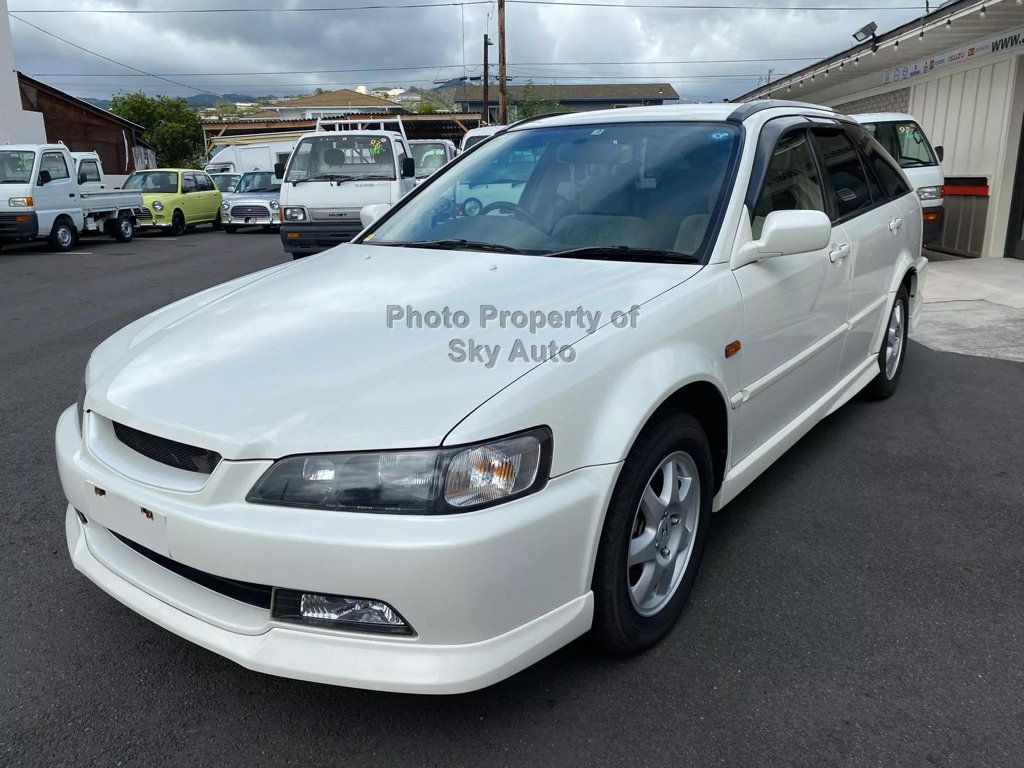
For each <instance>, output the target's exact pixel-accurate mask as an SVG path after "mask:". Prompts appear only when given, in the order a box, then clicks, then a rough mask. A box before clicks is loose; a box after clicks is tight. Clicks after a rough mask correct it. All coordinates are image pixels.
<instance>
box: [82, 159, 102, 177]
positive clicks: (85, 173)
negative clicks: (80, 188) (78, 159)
mask: <svg viewBox="0 0 1024 768" xmlns="http://www.w3.org/2000/svg"><path fill="white" fill-rule="evenodd" d="M78 175H79V176H80V177H81V178H82V180H83V181H86V182H89V181H100V169H99V166H98V165H97V164H96V161H95V160H83V161H82V164H81V165H79V166H78Z"/></svg>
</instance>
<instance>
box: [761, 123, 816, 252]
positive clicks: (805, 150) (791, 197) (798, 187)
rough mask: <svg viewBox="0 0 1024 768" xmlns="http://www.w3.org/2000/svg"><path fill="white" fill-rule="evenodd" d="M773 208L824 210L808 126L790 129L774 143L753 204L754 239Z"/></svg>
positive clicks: (783, 209) (784, 209) (778, 209)
mask: <svg viewBox="0 0 1024 768" xmlns="http://www.w3.org/2000/svg"><path fill="white" fill-rule="evenodd" d="M773 211H825V198H824V195H823V193H822V190H821V179H820V178H819V177H818V167H817V165H816V164H815V162H814V153H813V151H812V150H811V145H810V142H809V140H808V138H807V132H806V131H805V130H802V129H801V130H799V131H795V132H793V133H788V134H786V135H785V136H783V137H782V138H781V139H779V142H778V144H776V145H775V151H774V152H772V157H771V160H769V161H768V170H767V172H766V174H765V179H764V185H763V186H762V187H761V193H760V194H759V195H758V197H757V203H756V204H755V206H754V218H753V221H752V222H751V229H752V231H753V234H754V239H755V240H757V239H758V238H760V237H761V230H762V229H763V228H764V220H765V218H767V216H768V214H769V213H772V212H773Z"/></svg>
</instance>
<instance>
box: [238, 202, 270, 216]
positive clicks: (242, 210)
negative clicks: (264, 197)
mask: <svg viewBox="0 0 1024 768" xmlns="http://www.w3.org/2000/svg"><path fill="white" fill-rule="evenodd" d="M264 216H265V217H268V218H269V216H270V211H269V210H267V209H266V208H264V207H263V206H262V205H236V206H233V207H232V208H231V217H232V218H235V219H244V218H247V217H248V218H260V217H264Z"/></svg>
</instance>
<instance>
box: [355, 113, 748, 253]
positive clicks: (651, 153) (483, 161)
mask: <svg viewBox="0 0 1024 768" xmlns="http://www.w3.org/2000/svg"><path fill="white" fill-rule="evenodd" d="M739 145H740V140H739V130H738V128H737V127H736V126H734V125H732V124H729V123H668V122H643V123H607V124H591V125H573V126H564V127H557V128H543V127H539V128H530V129H525V130H518V131H515V130H513V131H510V132H509V133H506V134H503V135H501V136H497V137H495V138H493V139H492V140H491V141H489V142H488V143H487V144H486V145H484V146H482V147H480V149H478V150H476V151H475V152H474V153H473V154H472V155H468V156H466V157H465V158H464V159H462V160H461V161H459V162H458V163H455V164H453V165H451V166H449V167H448V168H447V169H445V170H442V171H441V172H440V173H439V174H437V175H436V176H434V177H432V178H431V180H430V181H428V182H426V183H425V184H424V185H423V186H422V187H421V188H420V189H421V192H420V193H419V194H417V195H416V197H415V198H413V199H411V200H410V201H409V203H408V204H407V205H405V206H403V207H402V208H401V209H400V210H398V211H396V212H395V214H394V215H393V216H392V217H390V218H389V219H387V220H386V221H384V222H382V223H381V225H380V227H379V228H378V229H376V231H374V232H373V234H372V235H371V236H370V239H368V240H367V241H366V242H372V244H374V245H377V244H388V243H400V244H403V245H404V244H415V243H423V242H432V241H447V242H448V243H450V242H452V241H459V245H461V246H463V247H467V248H470V244H472V246H474V247H476V246H483V247H480V248H479V249H480V250H497V249H502V250H511V249H515V250H517V251H522V252H525V253H533V254H549V253H554V252H558V251H567V250H570V249H572V250H578V249H581V248H589V249H606V250H607V249H612V250H615V249H618V250H625V249H634V250H638V251H639V250H651V251H653V250H657V251H659V252H661V255H662V256H667V255H671V254H675V255H676V256H680V255H681V256H686V257H699V256H701V255H702V254H703V253H704V251H705V250H706V249H707V248H708V246H709V241H710V240H711V235H712V234H713V232H712V231H711V230H712V226H711V222H712V221H714V220H715V218H716V214H717V213H718V211H719V210H720V208H721V206H722V205H723V201H724V198H725V194H726V192H727V190H728V189H729V187H730V186H731V182H732V166H733V162H734V160H735V157H736V155H737V153H738V150H739ZM441 247H444V245H442V246H441ZM452 247H455V246H452ZM625 257H626V256H625V254H624V255H623V258H625ZM609 258H614V255H612V256H609Z"/></svg>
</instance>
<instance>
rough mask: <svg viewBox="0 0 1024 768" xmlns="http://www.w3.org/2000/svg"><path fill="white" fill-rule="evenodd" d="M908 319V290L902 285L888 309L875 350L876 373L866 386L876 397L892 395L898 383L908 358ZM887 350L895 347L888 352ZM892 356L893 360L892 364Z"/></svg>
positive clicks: (877, 398)
mask: <svg viewBox="0 0 1024 768" xmlns="http://www.w3.org/2000/svg"><path fill="white" fill-rule="evenodd" d="M909 318H910V291H908V290H907V286H906V285H905V284H904V285H902V286H901V287H900V289H899V291H898V292H897V293H896V300H895V301H894V302H893V303H892V309H891V310H890V311H889V319H888V321H887V322H886V324H885V333H884V334H883V336H882V347H881V349H879V350H878V368H879V370H878V375H877V376H875V378H873V379H872V380H871V383H870V384H868V386H867V388H866V389H867V393H868V395H869V396H871V397H873V398H875V399H876V400H885V399H886V398H887V397H891V396H892V394H893V392H895V391H896V387H897V386H899V383H900V376H901V375H902V374H903V365H904V363H906V361H907V325H908V320H909ZM890 350H895V351H894V352H893V353H892V354H890ZM893 356H894V357H895V363H892V359H893Z"/></svg>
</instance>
